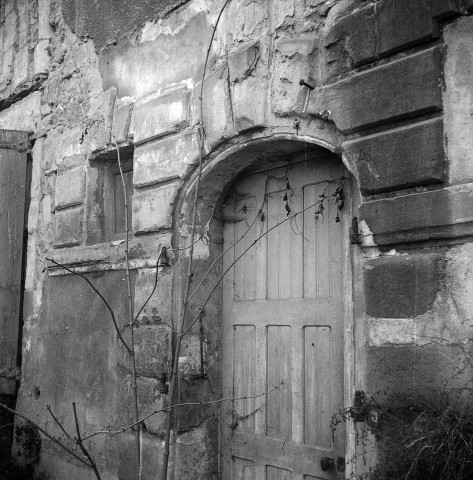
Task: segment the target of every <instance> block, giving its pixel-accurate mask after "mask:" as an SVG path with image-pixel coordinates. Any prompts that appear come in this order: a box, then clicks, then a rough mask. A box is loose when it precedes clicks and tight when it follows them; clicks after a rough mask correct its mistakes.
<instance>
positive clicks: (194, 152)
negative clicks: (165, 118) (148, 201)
mask: <svg viewBox="0 0 473 480" xmlns="http://www.w3.org/2000/svg"><path fill="white" fill-rule="evenodd" d="M199 155H200V145H199V134H198V132H190V133H183V134H180V135H177V136H173V137H171V138H168V139H162V140H158V141H155V142H152V143H148V144H146V145H143V146H139V147H137V148H136V149H135V154H134V169H133V183H134V185H135V187H136V188H140V187H144V186H147V185H153V184H156V183H159V182H164V181H166V180H171V179H173V178H178V177H180V178H183V177H184V176H185V173H186V171H187V169H188V167H189V165H191V164H195V163H197V162H198V159H199Z"/></svg>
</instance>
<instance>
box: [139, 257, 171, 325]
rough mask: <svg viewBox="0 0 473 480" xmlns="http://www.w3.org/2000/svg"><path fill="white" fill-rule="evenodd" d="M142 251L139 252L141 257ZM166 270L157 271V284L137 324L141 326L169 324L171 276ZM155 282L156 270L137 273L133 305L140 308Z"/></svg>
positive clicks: (151, 269) (144, 270) (143, 270)
mask: <svg viewBox="0 0 473 480" xmlns="http://www.w3.org/2000/svg"><path fill="white" fill-rule="evenodd" d="M142 256H143V251H141V257H142ZM167 270H168V269H163V268H160V269H159V275H158V282H157V284H156V290H155V292H154V295H153V296H152V297H151V298H150V300H149V301H148V302H147V303H146V306H145V307H144V308H143V310H142V312H141V314H140V316H139V318H138V323H140V324H142V325H156V324H159V323H160V322H166V323H169V324H171V323H172V320H173V312H172V275H170V274H169V273H168V272H167ZM155 282H156V268H145V269H142V270H140V271H139V274H138V276H137V278H136V285H135V305H136V306H137V308H141V305H144V304H145V302H146V300H147V299H148V298H149V296H150V294H151V292H152V291H153V288H154V284H155Z"/></svg>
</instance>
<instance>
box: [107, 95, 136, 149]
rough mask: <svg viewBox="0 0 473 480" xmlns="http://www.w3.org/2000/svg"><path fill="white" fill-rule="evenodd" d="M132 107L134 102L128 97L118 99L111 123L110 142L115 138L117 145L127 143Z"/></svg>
mask: <svg viewBox="0 0 473 480" xmlns="http://www.w3.org/2000/svg"><path fill="white" fill-rule="evenodd" d="M133 107H134V102H133V100H132V99H131V98H130V97H125V98H120V99H118V100H117V102H116V104H115V111H114V112H113V121H112V134H113V137H112V140H113V138H115V140H116V141H117V143H122V142H126V141H127V138H128V132H129V130H130V122H131V115H132V113H133Z"/></svg>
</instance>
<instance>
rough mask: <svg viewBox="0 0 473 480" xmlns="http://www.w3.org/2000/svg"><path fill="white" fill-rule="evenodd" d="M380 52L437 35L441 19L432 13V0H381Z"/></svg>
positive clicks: (389, 51) (390, 50)
mask: <svg viewBox="0 0 473 480" xmlns="http://www.w3.org/2000/svg"><path fill="white" fill-rule="evenodd" d="M377 17H378V32H379V34H378V35H379V36H378V49H379V54H380V55H387V54H389V53H391V52H394V51H397V50H401V49H405V48H408V47H410V46H412V45H416V44H418V43H422V42H425V41H427V40H430V39H432V38H437V37H438V36H439V34H440V30H439V27H438V23H437V22H436V21H435V20H433V19H432V17H431V0H383V1H382V2H379V3H378V4H377Z"/></svg>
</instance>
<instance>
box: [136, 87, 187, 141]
mask: <svg viewBox="0 0 473 480" xmlns="http://www.w3.org/2000/svg"><path fill="white" fill-rule="evenodd" d="M189 101H190V94H189V92H188V91H187V90H186V89H185V88H179V89H177V90H174V91H172V92H171V93H168V94H166V95H162V96H160V97H157V98H154V99H153V100H149V101H146V100H143V101H140V102H139V103H137V104H136V105H135V108H134V110H133V114H132V119H131V128H130V133H132V134H133V135H134V142H135V145H139V144H140V143H143V142H147V141H149V140H153V139H155V138H157V137H161V136H163V135H167V134H169V133H174V132H177V131H179V130H180V129H181V128H182V127H183V126H185V125H187V124H188V122H189V106H190V105H189Z"/></svg>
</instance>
